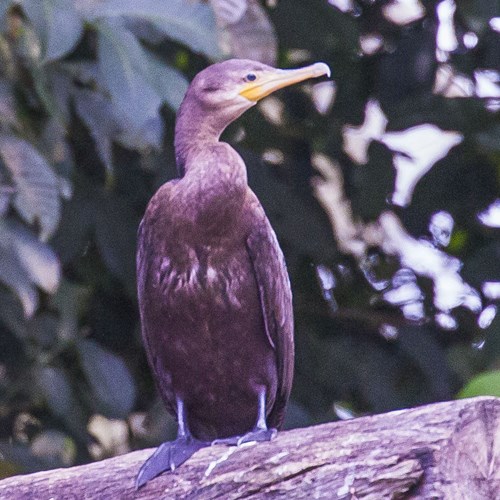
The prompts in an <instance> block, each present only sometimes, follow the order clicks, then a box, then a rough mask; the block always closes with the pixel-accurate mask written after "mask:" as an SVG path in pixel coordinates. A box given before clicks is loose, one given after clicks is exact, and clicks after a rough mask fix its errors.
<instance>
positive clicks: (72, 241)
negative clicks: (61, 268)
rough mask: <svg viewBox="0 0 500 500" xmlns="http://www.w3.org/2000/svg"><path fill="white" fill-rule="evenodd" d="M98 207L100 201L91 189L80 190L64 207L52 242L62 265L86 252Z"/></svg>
mask: <svg viewBox="0 0 500 500" xmlns="http://www.w3.org/2000/svg"><path fill="white" fill-rule="evenodd" d="M98 207H99V201H98V199H97V197H96V196H95V195H94V194H93V193H92V191H91V189H86V190H83V189H81V190H78V191H77V192H76V193H75V195H74V196H73V198H71V200H69V201H68V202H67V203H65V204H64V205H63V213H62V219H61V222H60V224H59V227H58V228H57V232H56V234H55V235H54V237H53V238H52V241H51V244H52V247H53V248H54V250H55V251H56V252H57V255H58V256H59V259H60V260H61V262H62V264H67V263H69V262H71V261H72V260H73V259H76V258H77V257H79V256H81V255H82V254H83V253H84V252H85V249H86V247H87V245H88V244H89V242H90V237H91V234H92V231H93V229H94V224H95V214H96V211H97V208H98Z"/></svg>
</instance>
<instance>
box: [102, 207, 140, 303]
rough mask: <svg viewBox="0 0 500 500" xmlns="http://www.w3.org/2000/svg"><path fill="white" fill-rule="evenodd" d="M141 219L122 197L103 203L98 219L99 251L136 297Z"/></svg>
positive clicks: (113, 272)
mask: <svg viewBox="0 0 500 500" xmlns="http://www.w3.org/2000/svg"><path fill="white" fill-rule="evenodd" d="M138 226H139V217H138V216H137V215H136V214H135V213H134V212H133V211H132V209H131V208H130V206H129V205H128V204H127V203H126V201H124V200H123V199H121V198H118V197H113V198H111V197H108V198H104V199H103V200H102V204H101V207H100V212H99V214H98V216H97V218H96V238H97V246H98V248H99V252H100V254H101V255H102V258H103V260H104V262H105V263H106V266H107V267H108V269H109V270H110V271H111V273H112V274H113V275H115V276H116V277H117V278H119V279H120V281H121V282H122V283H123V284H124V286H125V288H126V289H127V291H128V292H129V294H130V295H131V296H132V297H133V296H135V293H136V292H135V249H136V241H137V228H138Z"/></svg>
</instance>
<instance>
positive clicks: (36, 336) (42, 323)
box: [26, 311, 58, 351]
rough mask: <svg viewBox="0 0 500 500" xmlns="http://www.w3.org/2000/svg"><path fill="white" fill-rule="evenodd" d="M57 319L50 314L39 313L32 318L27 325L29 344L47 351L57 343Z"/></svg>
mask: <svg viewBox="0 0 500 500" xmlns="http://www.w3.org/2000/svg"><path fill="white" fill-rule="evenodd" d="M57 324H58V321H57V317H56V316H55V315H54V314H53V313H51V312H45V311H44V312H41V313H39V314H37V315H36V316H35V317H34V318H32V319H31V320H30V321H29V322H28V325H27V332H26V333H27V336H28V338H29V342H30V343H32V344H33V345H35V346H37V347H38V348H40V349H42V350H44V351H48V350H49V349H52V348H54V346H55V344H56V342H57Z"/></svg>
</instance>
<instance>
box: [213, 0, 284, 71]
mask: <svg viewBox="0 0 500 500" xmlns="http://www.w3.org/2000/svg"><path fill="white" fill-rule="evenodd" d="M210 5H211V6H212V8H213V10H214V12H215V16H216V18H217V21H218V23H217V24H218V26H219V27H220V28H221V37H220V40H221V41H220V45H221V46H223V49H224V52H225V53H226V54H230V55H231V56H232V57H237V58H240V59H252V60H254V61H260V62H262V63H265V64H269V65H271V66H275V65H276V62H277V57H278V40H277V37H276V33H275V31H274V26H273V24H272V23H271V21H270V20H269V17H268V15H267V12H266V9H265V8H264V7H263V6H262V5H261V4H260V3H259V2H258V1H256V0H251V1H250V0H210Z"/></svg>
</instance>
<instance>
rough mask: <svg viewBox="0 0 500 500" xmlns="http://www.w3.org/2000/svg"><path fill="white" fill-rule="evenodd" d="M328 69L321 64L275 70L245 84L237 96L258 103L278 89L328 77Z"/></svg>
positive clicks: (259, 75) (263, 73)
mask: <svg viewBox="0 0 500 500" xmlns="http://www.w3.org/2000/svg"><path fill="white" fill-rule="evenodd" d="M330 74H331V73H330V68H329V67H328V66H327V65H326V64H325V63H322V62H319V63H315V64H311V65H310V66H306V67H305V68H299V69H277V70H274V71H266V72H262V73H260V74H258V76H257V79H256V80H255V81H253V82H248V83H246V84H245V85H244V86H243V88H242V89H241V90H240V92H239V94H240V95H241V96H243V97H246V98H247V99H248V100H249V101H255V102H257V101H259V100H260V99H262V98H263V97H266V96H268V95H269V94H272V93H273V92H274V91H276V90H278V89H282V88H283V87H288V86H289V85H293V84H294V83H299V82H302V81H304V80H308V79H309V78H318V77H319V76H323V75H326V76H328V77H330Z"/></svg>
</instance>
